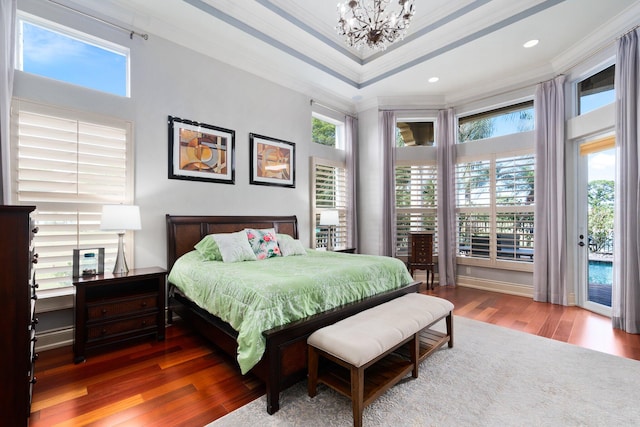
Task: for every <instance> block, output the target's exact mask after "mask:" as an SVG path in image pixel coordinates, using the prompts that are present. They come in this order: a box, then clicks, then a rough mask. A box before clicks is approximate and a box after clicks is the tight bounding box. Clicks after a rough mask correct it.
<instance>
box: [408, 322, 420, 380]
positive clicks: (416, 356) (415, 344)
mask: <svg viewBox="0 0 640 427" xmlns="http://www.w3.org/2000/svg"><path fill="white" fill-rule="evenodd" d="M409 347H410V348H411V351H410V354H411V364H412V365H413V370H412V371H411V376H412V377H413V378H418V366H419V364H420V335H419V333H415V334H413V339H412V340H411V341H409Z"/></svg>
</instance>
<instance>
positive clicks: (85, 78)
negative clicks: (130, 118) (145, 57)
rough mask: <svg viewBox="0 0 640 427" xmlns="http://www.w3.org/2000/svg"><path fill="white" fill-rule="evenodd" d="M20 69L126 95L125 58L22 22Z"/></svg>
mask: <svg viewBox="0 0 640 427" xmlns="http://www.w3.org/2000/svg"><path fill="white" fill-rule="evenodd" d="M22 69H23V71H26V72H28V73H33V74H38V75H41V76H45V77H50V78H52V79H56V80H62V81H65V82H68V83H73V84H77V85H80V86H84V87H89V88H92V89H96V90H100V91H103V92H108V93H113V94H116V95H120V96H126V95H127V57H126V56H125V55H122V54H120V53H116V52H113V51H110V50H107V49H103V48H100V47H97V46H94V45H92V44H89V43H88V42H84V41H80V40H77V39H74V38H71V37H69V36H66V35H63V34H60V33H57V32H54V31H50V30H47V29H45V28H42V27H40V26H37V25H33V24H31V23H29V22H24V21H23V56H22Z"/></svg>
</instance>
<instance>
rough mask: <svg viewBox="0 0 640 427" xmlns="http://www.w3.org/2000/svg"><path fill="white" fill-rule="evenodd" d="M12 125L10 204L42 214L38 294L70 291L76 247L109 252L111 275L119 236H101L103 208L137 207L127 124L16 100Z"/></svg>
mask: <svg viewBox="0 0 640 427" xmlns="http://www.w3.org/2000/svg"><path fill="white" fill-rule="evenodd" d="M13 124H14V126H16V127H17V132H16V133H14V135H15V136H14V141H13V144H12V145H13V146H12V148H13V153H14V156H13V159H14V160H13V161H14V168H13V171H14V179H13V197H14V199H15V202H16V203H17V204H23V205H24V204H26V205H28V204H33V205H35V206H36V207H37V209H36V211H35V213H34V216H33V218H34V220H35V222H36V225H37V226H38V228H39V232H38V233H37V234H36V235H35V238H34V245H35V247H36V250H37V252H38V255H39V259H38V263H37V265H36V275H37V280H38V283H39V284H40V290H45V289H52V288H59V287H66V286H71V268H72V257H73V249H76V248H96V247H102V248H105V258H106V259H105V269H106V270H108V269H109V266H112V265H113V260H114V259H115V253H116V249H117V236H116V234H115V233H112V232H103V231H101V230H100V214H101V210H102V206H103V205H104V204H117V203H131V201H132V194H133V191H132V177H133V170H132V168H131V165H132V162H131V156H130V155H129V147H130V145H131V144H130V138H131V125H130V123H128V122H125V121H118V120H113V119H110V118H103V117H89V115H87V114H85V113H81V112H73V111H68V110H62V109H57V108H55V107H47V106H42V105H38V104H33V103H28V102H24V101H18V102H15V103H14V108H13ZM129 234H131V232H129ZM126 243H127V244H128V246H129V247H132V236H128V239H127V242H126ZM130 252H132V251H130ZM127 255H128V257H129V258H130V260H132V256H133V254H132V253H128V254H127Z"/></svg>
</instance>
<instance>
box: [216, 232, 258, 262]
mask: <svg viewBox="0 0 640 427" xmlns="http://www.w3.org/2000/svg"><path fill="white" fill-rule="evenodd" d="M213 239H214V240H215V241H216V243H217V244H218V248H219V249H220V254H221V255H222V261H224V262H240V261H255V260H256V254H254V253H253V250H252V249H251V246H250V245H249V241H248V240H247V233H245V232H244V231H238V232H236V233H220V234H213Z"/></svg>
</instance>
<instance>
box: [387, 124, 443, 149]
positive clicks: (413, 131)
mask: <svg viewBox="0 0 640 427" xmlns="http://www.w3.org/2000/svg"><path fill="white" fill-rule="evenodd" d="M434 144H435V131H434V124H433V121H423V120H408V119H399V120H398V121H397V122H396V147H411V146H428V147H429V146H433V145H434Z"/></svg>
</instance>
